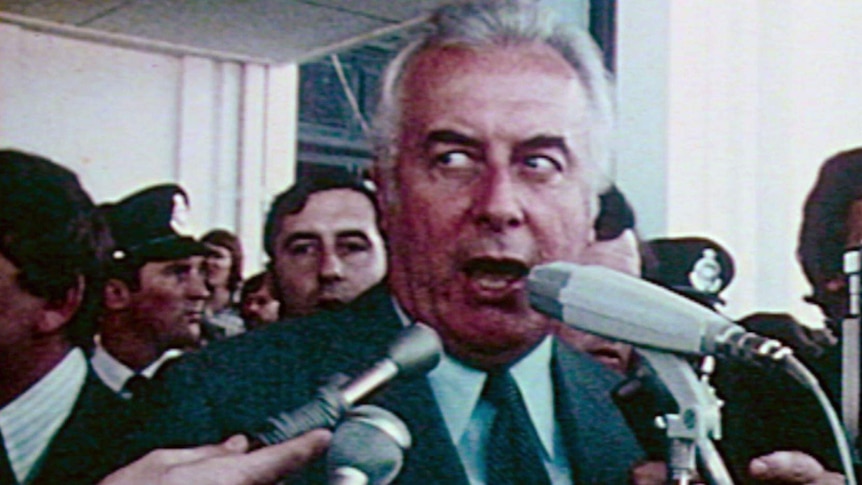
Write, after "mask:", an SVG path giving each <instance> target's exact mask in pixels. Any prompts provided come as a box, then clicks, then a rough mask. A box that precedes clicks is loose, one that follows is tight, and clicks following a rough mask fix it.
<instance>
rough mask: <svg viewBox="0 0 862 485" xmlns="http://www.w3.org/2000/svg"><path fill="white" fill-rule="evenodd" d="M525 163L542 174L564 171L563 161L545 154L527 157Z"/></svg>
mask: <svg viewBox="0 0 862 485" xmlns="http://www.w3.org/2000/svg"><path fill="white" fill-rule="evenodd" d="M524 165H525V166H526V167H527V168H528V169H530V170H531V171H534V172H537V173H542V174H552V173H557V172H562V171H563V164H562V163H560V162H559V161H557V160H555V159H553V158H551V157H548V156H545V155H532V156H529V157H525V158H524Z"/></svg>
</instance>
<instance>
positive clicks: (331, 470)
mask: <svg viewBox="0 0 862 485" xmlns="http://www.w3.org/2000/svg"><path fill="white" fill-rule="evenodd" d="M410 446H411V438H410V431H408V429H407V426H406V425H405V424H404V422H402V421H401V420H400V419H399V418H398V417H397V416H395V415H394V414H392V413H391V412H389V411H387V410H385V409H383V408H380V407H378V406H371V405H363V406H357V407H355V408H353V409H351V410H350V411H349V412H348V413H347V416H345V420H344V421H343V422H342V423H341V424H339V425H338V427H337V428H335V433H334V434H333V435H332V441H331V443H330V445H329V451H328V452H327V454H326V469H327V474H328V477H329V484H330V485H386V484H388V483H390V482H391V481H392V480H394V479H395V477H396V476H397V475H398V472H399V471H401V466H402V464H403V463H404V451H405V450H407V449H409V448H410Z"/></svg>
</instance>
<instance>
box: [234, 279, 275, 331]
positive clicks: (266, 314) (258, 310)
mask: <svg viewBox="0 0 862 485" xmlns="http://www.w3.org/2000/svg"><path fill="white" fill-rule="evenodd" d="M278 307H279V302H278V300H276V299H275V298H274V297H273V296H272V294H270V292H269V289H268V288H267V285H263V286H261V287H260V288H258V289H257V291H252V292H250V293H248V294H247V295H245V297H244V298H243V300H242V306H241V308H240V315H242V318H243V319H244V320H246V322H252V326H259V325H265V324H267V323H272V322H274V321H276V320H278Z"/></svg>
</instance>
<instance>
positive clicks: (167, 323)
mask: <svg viewBox="0 0 862 485" xmlns="http://www.w3.org/2000/svg"><path fill="white" fill-rule="evenodd" d="M203 259H204V258H203V257H202V256H192V257H189V258H184V259H176V260H171V261H159V262H149V263H146V264H144V266H143V267H141V269H140V271H139V281H140V288H139V289H138V291H134V292H132V294H131V309H132V312H133V315H134V317H133V319H134V321H136V322H140V323H141V326H142V328H141V329H140V331H144V332H146V333H147V334H148V335H149V336H150V338H151V341H152V342H154V343H155V344H156V346H157V347H158V349H159V350H160V351H162V352H163V351H165V350H167V349H170V348H184V347H194V346H196V345H197V344H198V342H199V340H200V335H201V318H202V316H203V310H204V302H205V301H206V299H207V298H208V297H209V292H208V291H207V289H206V287H205V286H204V275H203V271H202V266H203Z"/></svg>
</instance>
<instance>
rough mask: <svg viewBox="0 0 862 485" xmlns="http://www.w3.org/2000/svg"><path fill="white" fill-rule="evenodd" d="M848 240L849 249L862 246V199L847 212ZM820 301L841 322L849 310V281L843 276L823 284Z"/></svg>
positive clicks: (855, 202) (833, 317)
mask: <svg viewBox="0 0 862 485" xmlns="http://www.w3.org/2000/svg"><path fill="white" fill-rule="evenodd" d="M845 228H846V230H847V239H846V240H845V241H844V243H845V246H846V247H847V248H848V249H849V248H854V247H859V246H860V245H862V199H860V200H856V201H853V203H851V204H850V207H849V208H848V210H847V221H846V223H845ZM822 286H823V287H822V288H821V292H820V300H821V303H822V305H823V309H824V311H825V312H826V313H827V314H828V315H827V316H829V317H830V318H832V319H834V320H836V321H840V320H841V319H843V318H844V317H845V316H847V312H848V310H849V306H848V305H849V295H848V289H847V279H846V277H844V276H843V275H841V276H838V277H836V278H832V279H830V280H827V281H825V282H823V283H822Z"/></svg>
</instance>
